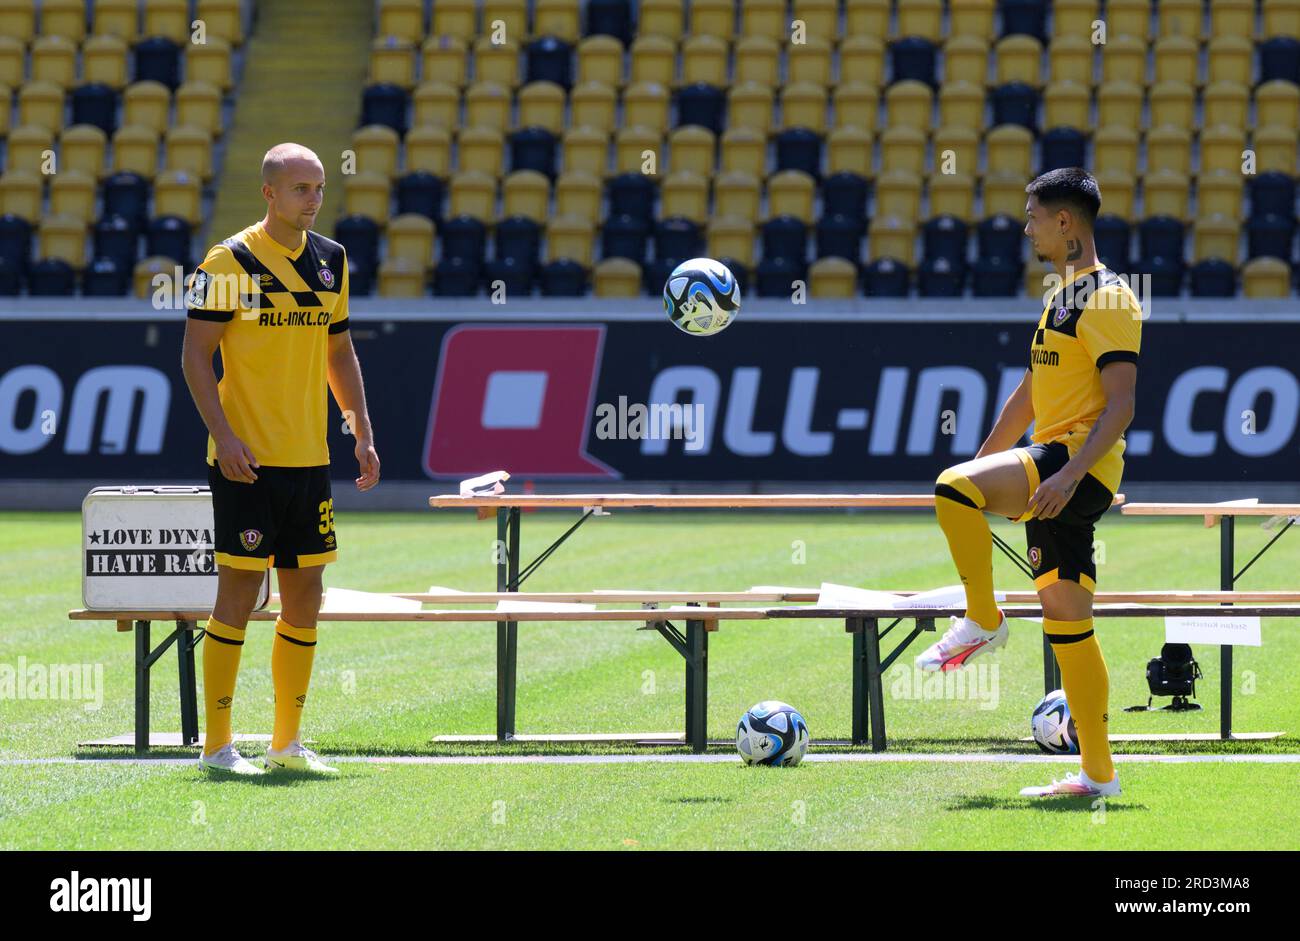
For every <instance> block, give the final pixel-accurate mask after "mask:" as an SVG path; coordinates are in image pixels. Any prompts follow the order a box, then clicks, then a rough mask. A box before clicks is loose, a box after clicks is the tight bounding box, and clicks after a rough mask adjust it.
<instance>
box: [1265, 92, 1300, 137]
mask: <svg viewBox="0 0 1300 941" xmlns="http://www.w3.org/2000/svg"><path fill="white" fill-rule="evenodd" d="M1255 125H1256V126H1257V127H1268V126H1275V127H1286V128H1290V129H1291V130H1293V131H1294V130H1297V129H1298V128H1300V88H1297V87H1296V86H1295V85H1294V84H1292V83H1291V82H1285V81H1282V80H1281V79H1273V80H1272V81H1269V82H1264V83H1263V84H1262V85H1260V86H1259V87H1258V88H1256V89H1255Z"/></svg>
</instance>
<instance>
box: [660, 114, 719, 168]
mask: <svg viewBox="0 0 1300 941" xmlns="http://www.w3.org/2000/svg"><path fill="white" fill-rule="evenodd" d="M716 153H717V140H716V139H715V137H714V135H713V132H712V131H710V130H709V129H708V128H703V127H698V126H696V125H693V124H688V125H686V126H685V127H679V128H678V129H677V130H675V131H673V132H671V133H670V134H669V135H668V165H669V168H670V169H671V170H673V171H674V172H675V171H677V170H689V171H690V172H691V173H698V174H699V175H700V176H702V177H704V178H705V179H708V178H709V177H711V176H713V168H714V165H715V163H716V162H717V161H716V158H715V154H716Z"/></svg>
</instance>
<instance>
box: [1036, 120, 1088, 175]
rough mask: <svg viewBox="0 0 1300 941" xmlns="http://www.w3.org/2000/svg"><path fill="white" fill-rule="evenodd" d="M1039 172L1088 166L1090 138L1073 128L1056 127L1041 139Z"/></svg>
mask: <svg viewBox="0 0 1300 941" xmlns="http://www.w3.org/2000/svg"><path fill="white" fill-rule="evenodd" d="M1039 146H1040V152H1041V157H1040V163H1039V172H1042V173H1045V172H1047V171H1048V170H1055V169H1058V168H1060V167H1082V166H1084V165H1086V164H1087V162H1088V158H1087V153H1088V138H1087V136H1086V135H1085V134H1084V133H1083V132H1082V131H1080V130H1078V129H1076V128H1073V127H1056V128H1052V130H1050V131H1047V132H1046V133H1045V134H1043V136H1042V137H1041V138H1040V143H1039Z"/></svg>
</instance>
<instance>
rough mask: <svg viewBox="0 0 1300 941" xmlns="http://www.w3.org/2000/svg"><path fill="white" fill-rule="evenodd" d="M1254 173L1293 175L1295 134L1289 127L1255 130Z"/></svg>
mask: <svg viewBox="0 0 1300 941" xmlns="http://www.w3.org/2000/svg"><path fill="white" fill-rule="evenodd" d="M1253 143H1254V146H1255V160H1256V166H1255V169H1256V172H1258V173H1269V172H1276V173H1286V174H1288V175H1294V174H1295V167H1296V132H1295V131H1294V130H1293V129H1291V128H1289V127H1278V126H1277V125H1269V126H1268V127H1260V128H1256V129H1255V132H1254V135H1253Z"/></svg>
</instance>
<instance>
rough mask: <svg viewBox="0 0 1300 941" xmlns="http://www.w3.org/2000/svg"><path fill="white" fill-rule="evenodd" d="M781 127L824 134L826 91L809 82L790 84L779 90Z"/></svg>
mask: <svg viewBox="0 0 1300 941" xmlns="http://www.w3.org/2000/svg"><path fill="white" fill-rule="evenodd" d="M781 126H782V127H786V128H791V127H806V128H808V129H809V130H812V131H816V132H817V133H818V134H824V133H825V132H826V89H825V88H823V87H822V86H821V85H814V84H812V83H811V82H792V83H791V84H789V85H786V86H785V88H783V89H781Z"/></svg>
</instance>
